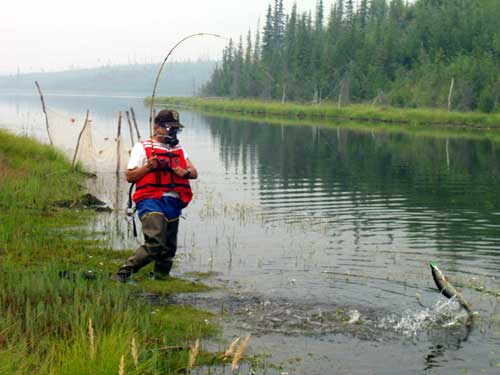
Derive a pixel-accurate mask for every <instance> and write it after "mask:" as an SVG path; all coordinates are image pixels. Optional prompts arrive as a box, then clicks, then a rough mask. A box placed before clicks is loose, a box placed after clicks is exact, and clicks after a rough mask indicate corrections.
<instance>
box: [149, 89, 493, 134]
mask: <svg viewBox="0 0 500 375" xmlns="http://www.w3.org/2000/svg"><path fill="white" fill-rule="evenodd" d="M145 100H146V102H149V101H150V98H146V99H145ZM155 104H156V105H165V104H174V105H183V106H189V107H193V108H197V109H200V110H203V111H209V112H214V111H217V112H230V113H238V114H241V115H252V116H275V117H281V118H288V119H290V118H296V119H323V120H351V121H358V122H365V123H368V122H377V123H387V124H408V125H448V126H457V127H471V128H476V129H500V114H498V113H494V114H486V113H476V112H448V111H445V110H439V109H401V108H395V107H386V106H370V105H350V106H346V107H341V108H338V107H337V106H336V105H335V104H334V103H325V104H300V103H285V104H282V103H280V102H276V101H259V100H252V99H235V100H232V99H224V98H193V97H158V98H156V99H155Z"/></svg>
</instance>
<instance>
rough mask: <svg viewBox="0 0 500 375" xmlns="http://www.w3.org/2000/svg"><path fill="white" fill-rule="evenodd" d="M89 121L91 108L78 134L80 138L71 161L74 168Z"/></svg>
mask: <svg viewBox="0 0 500 375" xmlns="http://www.w3.org/2000/svg"><path fill="white" fill-rule="evenodd" d="M88 121H89V110H88V109H87V115H86V116H85V122H84V123H83V127H82V130H81V131H80V134H78V140H77V142H76V148H75V154H74V155H73V161H72V163H71V166H72V167H73V168H75V163H76V155H77V154H78V149H79V148H80V140H81V139H82V134H83V132H84V131H85V128H86V127H87V123H88Z"/></svg>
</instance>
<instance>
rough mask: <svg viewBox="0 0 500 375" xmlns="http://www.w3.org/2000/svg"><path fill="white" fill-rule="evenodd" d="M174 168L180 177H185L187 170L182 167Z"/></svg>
mask: <svg viewBox="0 0 500 375" xmlns="http://www.w3.org/2000/svg"><path fill="white" fill-rule="evenodd" d="M172 169H173V170H174V173H175V174H176V175H177V176H179V177H185V176H186V174H187V170H185V169H184V168H181V167H174V168H172Z"/></svg>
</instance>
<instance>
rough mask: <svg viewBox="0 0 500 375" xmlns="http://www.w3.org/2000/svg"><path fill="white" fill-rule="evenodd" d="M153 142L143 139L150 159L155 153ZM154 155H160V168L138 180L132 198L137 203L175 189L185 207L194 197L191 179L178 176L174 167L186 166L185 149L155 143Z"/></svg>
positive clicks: (156, 197) (157, 197)
mask: <svg viewBox="0 0 500 375" xmlns="http://www.w3.org/2000/svg"><path fill="white" fill-rule="evenodd" d="M152 142H153V141H152V140H147V141H141V143H142V145H143V146H144V151H146V156H147V158H148V160H149V159H150V158H151V157H152V154H153V150H152V147H151V143H152ZM154 155H155V156H156V157H158V168H156V169H155V170H153V171H151V172H149V173H147V174H146V175H145V176H144V177H143V178H141V179H140V180H139V181H137V182H136V184H135V193H134V195H133V197H132V199H133V200H134V202H135V203H138V202H140V201H142V200H144V199H148V198H154V199H161V197H162V196H163V193H166V192H169V191H175V192H176V193H177V194H179V198H180V200H181V201H182V203H183V207H186V206H187V205H188V204H189V202H190V201H191V198H192V197H193V192H192V191H191V186H190V184H189V180H188V179H187V178H184V177H179V176H177V175H176V174H175V172H174V171H173V169H172V168H173V167H181V168H184V169H185V168H186V158H185V157H184V151H183V150H182V148H181V147H179V148H174V149H173V150H170V151H169V150H167V149H166V148H165V147H162V146H158V144H155V145H154Z"/></svg>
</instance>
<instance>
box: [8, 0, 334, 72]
mask: <svg viewBox="0 0 500 375" xmlns="http://www.w3.org/2000/svg"><path fill="white" fill-rule="evenodd" d="M271 1H272V0H244V1H240V0H205V1H203V0H176V1H171V0H162V1H161V0H157V1H152V0H142V1H141V0H135V1H132V0H120V1H118V0H85V1H83V0H3V1H2V9H1V11H0V50H1V54H0V74H15V73H16V72H17V71H18V69H19V70H20V72H21V73H26V72H38V71H55V70H66V69H68V68H70V67H74V68H77V67H79V68H85V67H95V66H100V65H104V64H113V65H116V64H127V63H129V62H130V63H133V62H138V63H145V62H160V61H162V60H163V59H164V57H165V55H166V53H167V52H168V51H169V50H170V48H172V46H173V45H174V44H175V43H176V42H177V41H179V40H180V39H181V38H183V37H184V36H187V35H189V34H193V33H199V32H207V33H216V34H222V35H224V36H227V37H232V38H235V39H236V38H238V37H239V35H241V34H243V35H246V33H247V31H248V29H251V30H252V33H253V32H255V29H256V26H257V20H258V19H259V18H260V20H261V26H262V25H263V23H264V20H265V14H266V10H267V6H268V4H269V3H270V2H271ZM273 2H274V1H273ZM332 2H333V0H326V1H324V3H325V7H326V8H327V9H329V8H330V6H331V4H332ZM284 3H285V8H286V12H287V13H288V12H289V10H290V9H291V7H292V4H293V0H285V1H284ZM296 3H297V7H298V10H299V11H301V12H302V11H309V10H311V11H314V9H315V7H316V3H317V0H297V1H296ZM225 45H226V42H225V41H224V40H220V39H216V38H211V37H196V38H193V39H190V40H189V41H187V42H186V43H183V44H182V45H181V46H179V48H177V49H176V51H175V53H174V55H173V56H172V60H171V61H182V60H185V59H193V60H196V59H198V58H203V59H207V58H210V59H218V58H220V52H221V50H222V48H223V47H224V46H225Z"/></svg>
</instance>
